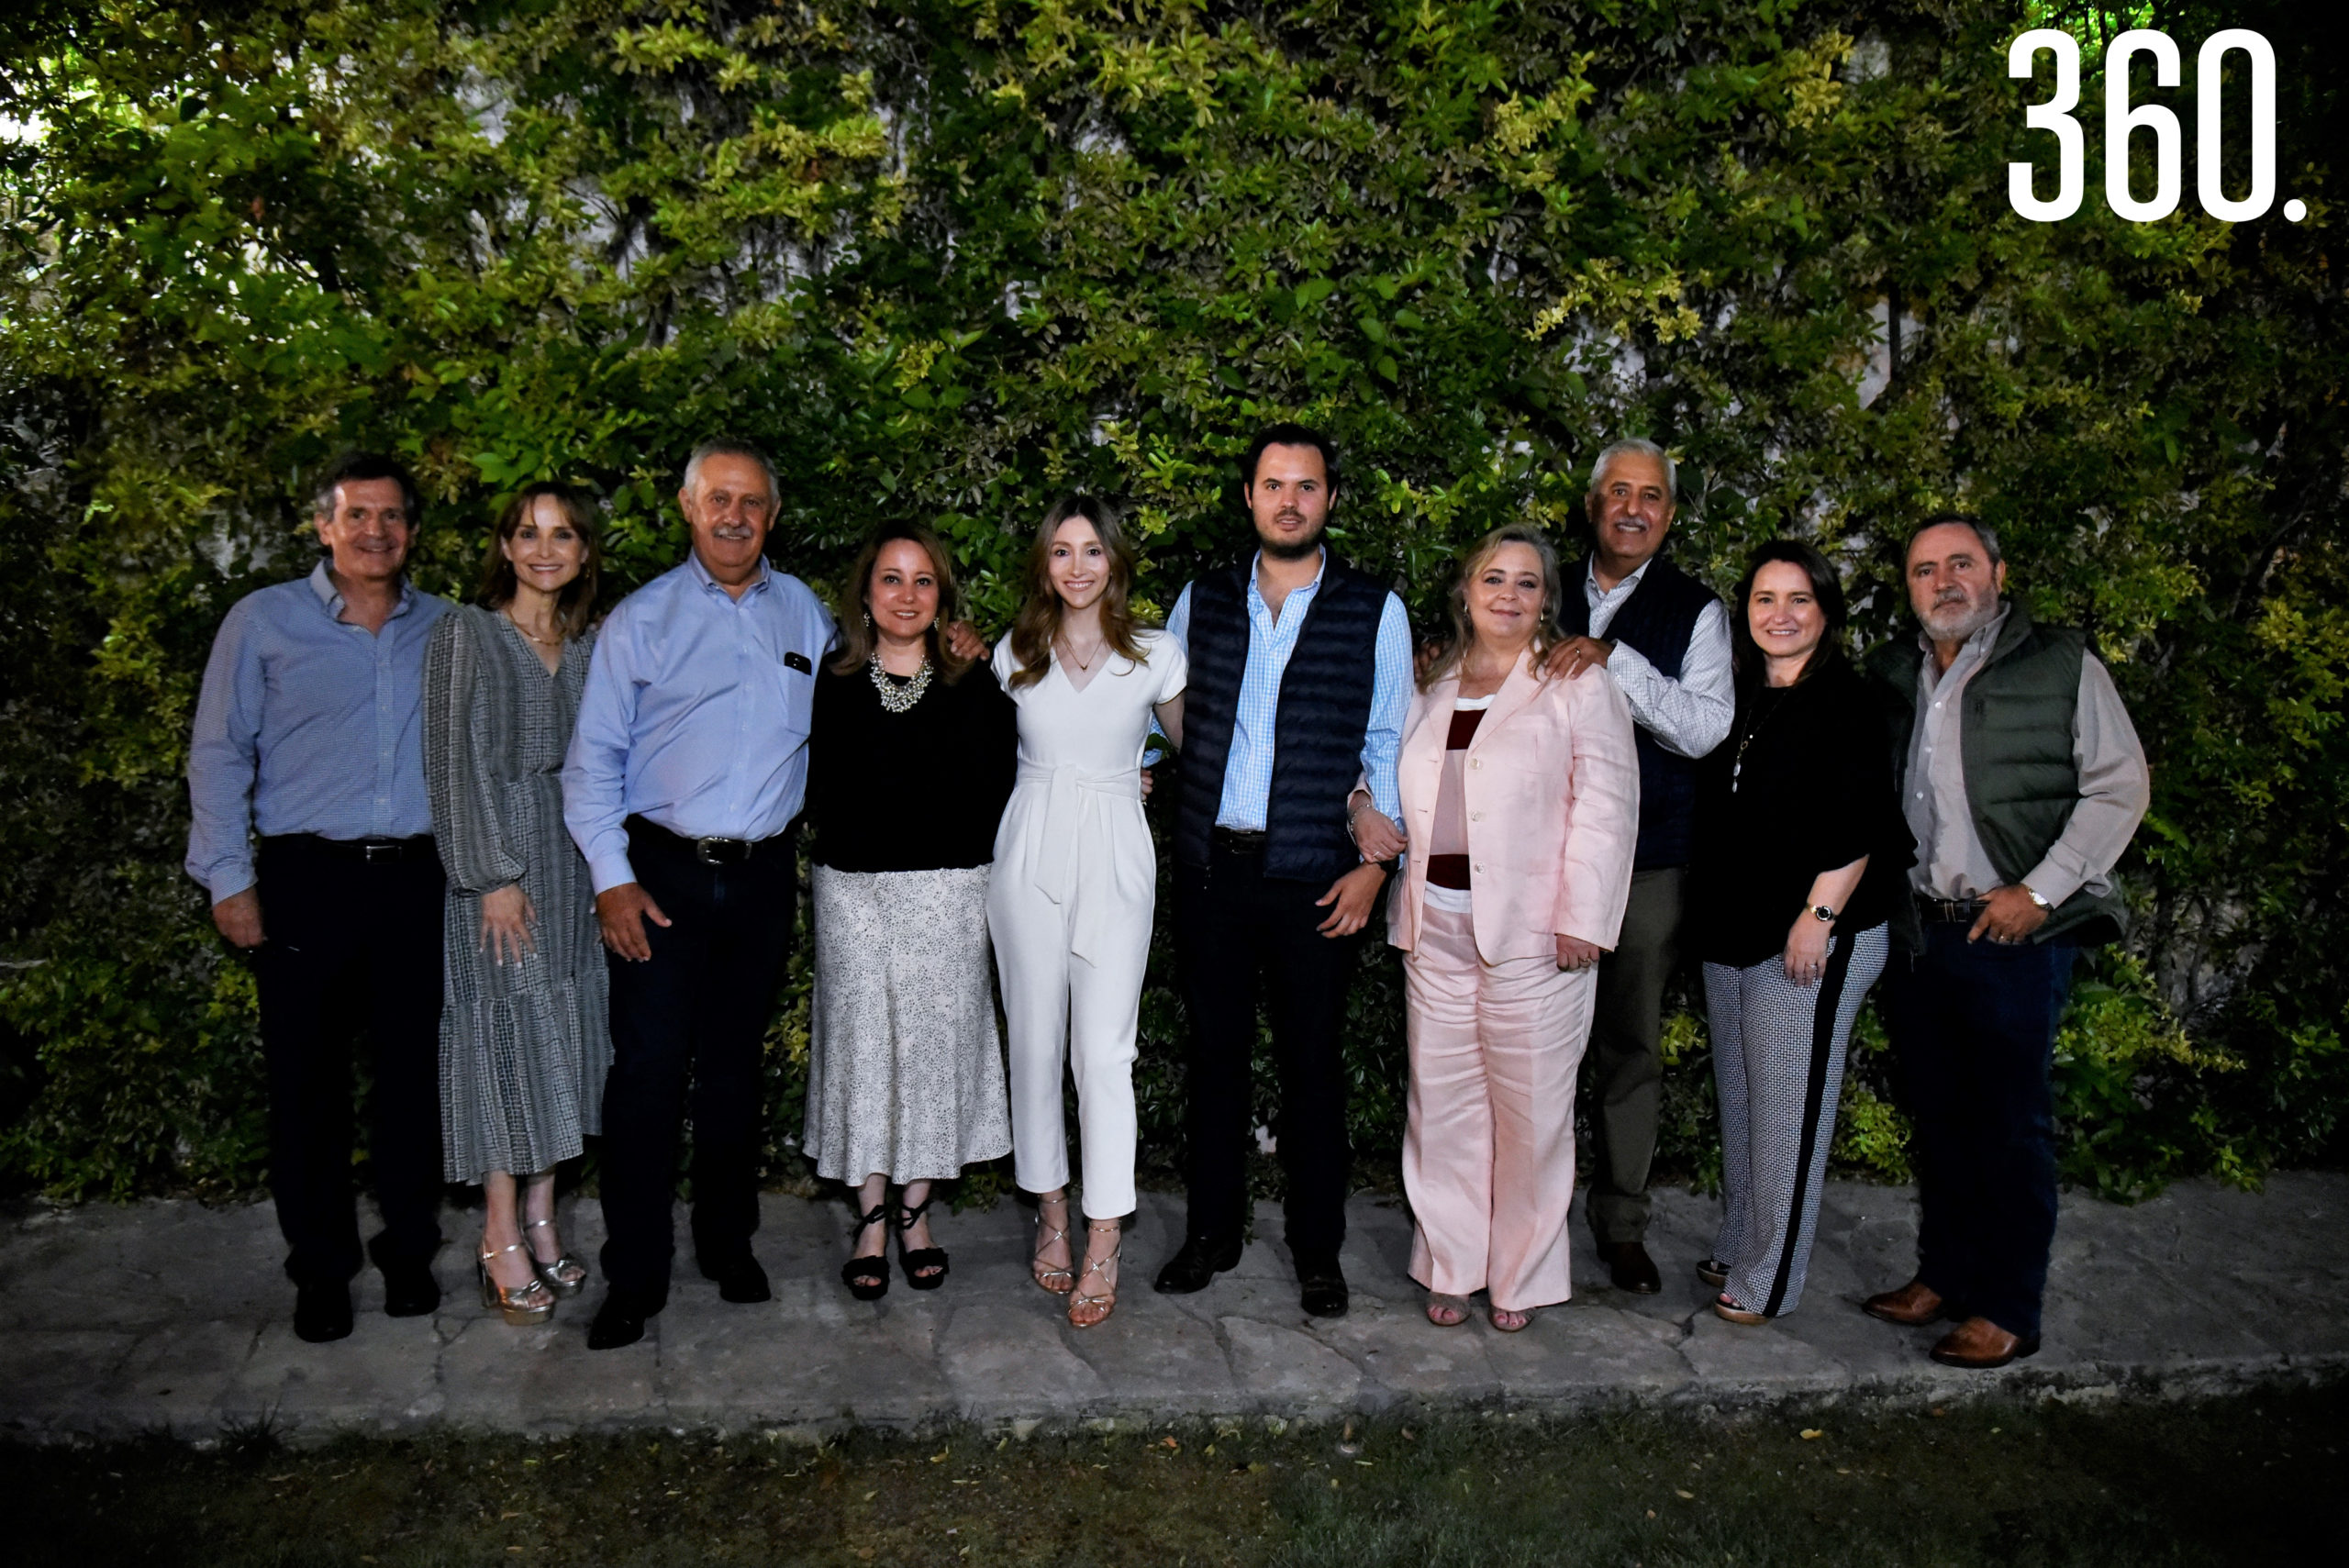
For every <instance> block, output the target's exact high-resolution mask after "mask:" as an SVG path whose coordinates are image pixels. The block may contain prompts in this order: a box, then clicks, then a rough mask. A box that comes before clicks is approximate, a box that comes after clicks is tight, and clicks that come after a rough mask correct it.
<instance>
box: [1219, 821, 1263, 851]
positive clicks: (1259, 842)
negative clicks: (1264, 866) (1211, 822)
mask: <svg viewBox="0 0 2349 1568" xmlns="http://www.w3.org/2000/svg"><path fill="white" fill-rule="evenodd" d="M1270 837H1271V835H1270V834H1268V833H1266V832H1265V831H1264V829H1263V828H1221V827H1218V828H1208V843H1209V844H1211V845H1213V846H1214V847H1215V848H1217V849H1219V850H1221V851H1223V852H1224V853H1225V854H1227V855H1257V856H1261V855H1263V854H1264V842H1265V840H1267V839H1269V838H1270Z"/></svg>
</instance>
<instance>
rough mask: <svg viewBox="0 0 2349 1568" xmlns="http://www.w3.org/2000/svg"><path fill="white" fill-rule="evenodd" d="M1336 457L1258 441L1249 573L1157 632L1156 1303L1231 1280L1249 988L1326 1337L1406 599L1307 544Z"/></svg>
mask: <svg viewBox="0 0 2349 1568" xmlns="http://www.w3.org/2000/svg"><path fill="white" fill-rule="evenodd" d="M1336 456H1337V454H1336V452H1335V450H1333V449H1332V448H1331V446H1330V441H1329V439H1328V438H1327V437H1325V436H1322V435H1321V434H1319V432H1317V431H1314V430H1311V429H1308V428H1305V427H1303V426H1301V425H1275V426H1274V427H1273V428H1270V429H1268V430H1266V431H1264V433H1263V434H1261V435H1259V436H1258V437H1257V438H1256V439H1255V441H1254V442H1253V443H1252V445H1251V446H1250V447H1249V449H1248V452H1247V455H1246V456H1245V457H1243V458H1242V459H1241V464H1240V476H1241V495H1242V498H1243V499H1244V500H1245V501H1246V502H1247V505H1248V510H1249V514H1250V517H1252V520H1253V522H1254V524H1255V532H1256V543H1257V550H1256V553H1255V557H1254V559H1253V560H1252V561H1250V562H1246V563H1245V564H1242V565H1238V566H1234V567H1231V568H1230V569H1229V570H1226V571H1221V572H1213V573H1208V574H1207V575H1205V576H1202V577H1199V578H1197V579H1196V580H1195V581H1193V582H1192V583H1191V584H1190V585H1189V586H1187V587H1186V588H1185V589H1184V590H1183V594H1182V597H1181V598H1179V599H1177V600H1176V601H1175V611H1174V613H1173V614H1172V615H1170V616H1168V617H1166V629H1167V631H1168V632H1169V633H1170V634H1171V635H1172V636H1173V637H1174V638H1175V640H1176V641H1177V642H1179V643H1181V644H1182V645H1183V651H1184V652H1185V653H1186V655H1188V657H1189V659H1190V664H1191V676H1190V686H1189V689H1188V690H1186V692H1185V693H1184V696H1183V759H1182V766H1181V769H1180V771H1179V773H1178V788H1177V806H1176V810H1177V817H1176V828H1175V945H1176V951H1177V952H1178V953H1179V955H1180V958H1181V963H1182V975H1183V1001H1184V1006H1185V1007H1186V1010H1187V1011H1188V1012H1189V1014H1190V1024H1191V1040H1190V1058H1189V1085H1188V1086H1189V1093H1190V1106H1189V1114H1188V1117H1187V1119H1186V1132H1187V1136H1188V1139H1189V1143H1190V1152H1189V1166H1190V1168H1189V1172H1188V1177H1189V1189H1190V1190H1189V1216H1188V1219H1187V1221H1186V1227H1185V1231H1186V1234H1185V1238H1184V1241H1183V1246H1182V1250H1181V1251H1178V1252H1176V1253H1175V1256H1174V1257H1173V1258H1171V1259H1170V1260H1168V1262H1167V1263H1166V1265H1165V1266H1164V1267H1163V1269H1161V1270H1160V1271H1159V1274H1158V1288H1159V1289H1160V1290H1161V1291H1163V1292H1165V1293H1167V1294H1169V1295H1186V1294H1188V1293H1189V1292H1191V1291H1195V1290H1200V1289H1204V1288H1205V1287H1206V1286H1207V1284H1208V1283H1209V1282H1210V1281H1211V1280H1213V1279H1214V1277H1215V1276H1216V1274H1217V1273H1220V1272H1221V1271H1223V1270H1225V1269H1229V1268H1230V1267H1232V1266H1233V1265H1234V1264H1236V1263H1238V1262H1239V1261H1240V1249H1241V1240H1242V1237H1243V1234H1244V1232H1245V1230H1246V1228H1247V1223H1248V1174H1247V1151H1248V1142H1249V1125H1248V1124H1249V1120H1250V1118H1249V1106H1250V1103H1251V1099H1252V1095H1251V1083H1250V1080H1251V1073H1250V1062H1251V1058H1252V1056H1253V1054H1254V1051H1255V1044H1256V998H1257V992H1258V987H1259V985H1260V984H1261V985H1262V986H1263V987H1264V991H1265V994H1266V997H1265V999H1266V1001H1267V1003H1268V1010H1269V1011H1270V1013H1271V1016H1272V1026H1273V1049H1274V1051H1275V1055H1276V1056H1277V1058H1278V1060H1279V1064H1280V1065H1279V1071H1280V1087H1281V1110H1280V1115H1279V1117H1278V1118H1277V1119H1276V1121H1275V1124H1274V1130H1275V1133H1276V1134H1277V1139H1278V1142H1277V1147H1278V1150H1279V1153H1280V1158H1281V1164H1282V1168H1283V1170H1284V1172H1285V1173H1286V1176H1287V1179H1288V1195H1287V1203H1286V1239H1287V1241H1288V1247H1289V1252H1290V1255H1291V1258H1292V1260H1293V1261H1294V1262H1295V1263H1296V1265H1297V1284H1298V1285H1299V1286H1300V1287H1301V1304H1302V1305H1303V1307H1304V1308H1305V1310H1306V1311H1308V1312H1309V1313H1311V1314H1313V1315H1314V1316H1316V1317H1321V1318H1335V1317H1338V1316H1340V1315H1341V1314H1342V1313H1343V1312H1344V1311H1345V1310H1346V1304H1347V1292H1346V1279H1345V1275H1344V1273H1342V1272H1341V1270H1340V1268H1339V1266H1338V1249H1339V1246H1340V1244H1341V1242H1342V1241H1343V1240H1345V1234H1346V1188H1347V1176H1348V1162H1349V1160H1350V1151H1348V1149H1347V1146H1346V1096H1345V1071H1344V1063H1343V1061H1342V1060H1341V1054H1340V1050H1339V1032H1340V1026H1341V1024H1342V1023H1343V1022H1344V1018H1345V1009H1346V985H1347V982H1348V981H1349V980H1350V979H1351V977H1352V976H1353V970H1354V964H1355V962H1356V954H1357V951H1358V950H1359V948H1360V942H1359V941H1358V940H1357V938H1358V936H1359V934H1360V932H1361V930H1362V929H1363V927H1364V925H1365V924H1366V923H1367V922H1368V921H1369V919H1370V914H1371V909H1372V906H1373V905H1375V903H1376V901H1377V898H1378V892H1379V889H1380V887H1381V886H1382V885H1383V884H1384V883H1385V882H1386V870H1385V868H1384V866H1383V865H1382V864H1380V863H1376V862H1384V861H1385V860H1386V859H1388V858H1389V857H1391V856H1392V855H1393V854H1394V853H1395V852H1396V851H1397V849H1398V848H1399V847H1400V844H1401V835H1400V833H1399V832H1398V831H1397V828H1396V827H1395V819H1396V818H1397V817H1399V816H1400V815H1401V811H1402V804H1401V801H1400V799H1399V797H1398V796H1397V792H1396V784H1395V758H1396V753H1397V751H1399V750H1400V748H1401V745H1402V739H1403V719H1404V717H1405V714H1406V713H1407V711H1408V708H1409V706H1410V698H1411V638H1410V623H1409V621H1408V618H1407V617H1405V615H1404V612H1403V605H1402V601H1401V600H1399V599H1397V597H1396V596H1395V595H1394V594H1392V593H1391V592H1389V591H1388V590H1387V588H1386V585H1385V584H1381V583H1379V582H1377V581H1375V579H1373V578H1371V577H1368V576H1366V575H1364V573H1359V572H1356V571H1354V570H1353V568H1352V567H1350V566H1348V565H1346V564H1345V562H1341V561H1339V560H1337V559H1336V558H1335V557H1333V556H1331V555H1330V552H1329V551H1328V550H1326V549H1325V548H1324V547H1323V545H1322V542H1321V536H1322V533H1323V530H1324V529H1325V528H1326V527H1327V526H1328V522H1329V516H1330V499H1331V496H1332V495H1333V494H1334V492H1335V488H1336V478H1337V474H1336V468H1337V462H1336ZM1357 781H1361V782H1362V783H1363V784H1364V794H1362V795H1357V794H1356V790H1355V784H1356V782H1357Z"/></svg>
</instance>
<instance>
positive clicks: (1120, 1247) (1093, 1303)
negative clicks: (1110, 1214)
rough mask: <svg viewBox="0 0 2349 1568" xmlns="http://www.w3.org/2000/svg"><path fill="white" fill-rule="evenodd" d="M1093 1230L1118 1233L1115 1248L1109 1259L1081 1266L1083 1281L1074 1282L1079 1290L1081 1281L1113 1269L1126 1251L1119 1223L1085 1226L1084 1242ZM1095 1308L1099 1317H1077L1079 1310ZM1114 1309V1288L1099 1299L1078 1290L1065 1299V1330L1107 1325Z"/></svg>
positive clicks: (1116, 1296)
mask: <svg viewBox="0 0 2349 1568" xmlns="http://www.w3.org/2000/svg"><path fill="white" fill-rule="evenodd" d="M1097 1229H1115V1230H1116V1231H1117V1232H1118V1244H1117V1245H1116V1246H1115V1247H1112V1248H1111V1249H1110V1250H1109V1255H1108V1257H1106V1258H1094V1259H1092V1260H1090V1261H1089V1262H1086V1263H1085V1277H1084V1279H1082V1280H1079V1281H1078V1282H1077V1283H1078V1284H1079V1286H1080V1287H1081V1286H1082V1285H1083V1284H1084V1283H1085V1280H1090V1279H1091V1278H1092V1277H1093V1276H1094V1275H1096V1274H1097V1273H1104V1272H1105V1271H1107V1270H1109V1269H1112V1268H1115V1267H1116V1266H1117V1263H1118V1259H1119V1257H1120V1256H1121V1255H1123V1253H1124V1252H1125V1250H1126V1237H1125V1229H1126V1227H1125V1222H1124V1221H1123V1220H1119V1219H1110V1220H1097V1221H1095V1222H1094V1223H1093V1224H1091V1225H1088V1226H1086V1227H1085V1230H1086V1232H1087V1233H1088V1240H1090V1232H1092V1231H1094V1230H1097ZM1091 1250H1092V1249H1091V1247H1090V1246H1089V1245H1088V1246H1087V1248H1086V1251H1091ZM1091 1307H1099V1308H1101V1316H1100V1317H1098V1318H1079V1317H1078V1316H1077V1313H1078V1311H1079V1310H1080V1309H1089V1308H1091ZM1117 1309H1118V1287H1117V1286H1116V1285H1114V1284H1113V1285H1111V1286H1110V1287H1109V1288H1108V1291H1107V1292H1105V1293H1104V1294H1102V1295H1099V1296H1087V1295H1086V1294H1085V1292H1084V1290H1083V1289H1082V1288H1080V1289H1078V1290H1077V1291H1076V1293H1075V1294H1074V1295H1073V1296H1070V1297H1069V1298H1068V1321H1069V1327H1070V1328H1072V1329H1097V1328H1099V1327H1100V1326H1101V1325H1102V1324H1104V1323H1107V1322H1108V1320H1109V1314H1110V1313H1112V1312H1115V1311H1116V1310H1117Z"/></svg>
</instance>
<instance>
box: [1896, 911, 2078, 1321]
mask: <svg viewBox="0 0 2349 1568" xmlns="http://www.w3.org/2000/svg"><path fill="white" fill-rule="evenodd" d="M1965 932H1966V928H1965V926H1962V925H1958V924H1956V923H1954V922H1952V921H1928V922H1927V923H1926V925H1925V951H1923V952H1921V953H1918V954H1915V955H1913V956H1904V955H1901V954H1898V953H1896V954H1895V955H1894V956H1893V959H1892V962H1891V964H1890V966H1889V967H1888V968H1887V969H1886V971H1885V980H1886V983H1887V984H1886V985H1885V990H1884V1002H1885V1023H1886V1027H1887V1029H1889V1030H1890V1032H1891V1035H1892V1047H1893V1051H1894V1054H1895V1058H1896V1060H1897V1061H1898V1064H1899V1069H1900V1077H1901V1098H1902V1101H1903V1108H1904V1109H1906V1110H1907V1111H1908V1113H1909V1119H1910V1121H1911V1122H1912V1123H1913V1125H1914V1126H1915V1128H1916V1133H1917V1144H1916V1148H1917V1192H1918V1197H1919V1200H1920V1207H1921V1209H1922V1211H1923V1213H1922V1219H1921V1223H1920V1227H1919V1229H1918V1235H1917V1277H1918V1278H1919V1279H1920V1280H1922V1281H1923V1282H1924V1283H1925V1284H1928V1285H1930V1286H1931V1287H1932V1289H1933V1290H1934V1291H1935V1292H1937V1293H1938V1294H1939V1295H1940V1296H1942V1298H1943V1300H1945V1301H1946V1302H1948V1303H1949V1307H1950V1310H1951V1312H1952V1314H1953V1315H1954V1316H1955V1317H1958V1318H1973V1317H1981V1318H1988V1319H1989V1320H1990V1321H1991V1322H1993V1323H1996V1324H1997V1325H1998V1327H1999V1328H2001V1329H2006V1330H2007V1331H2008V1332H2009V1333H2012V1334H2018V1335H2021V1336H2022V1337H2024V1338H2026V1339H2028V1338H2032V1337H2034V1336H2036V1335H2037V1334H2038V1332H2039V1304H2040V1297H2041V1296H2042V1295H2043V1293H2044V1291H2045V1290H2046V1287H2047V1255H2048V1251H2049V1249H2050V1248H2051V1247H2053V1246H2054V1240H2055V1095H2054V1084H2053V1082H2052V1080H2051V1077H2050V1073H2051V1071H2052V1068H2053V1065H2054V1048H2055V1026H2056V1023H2057V1022H2058V1020H2059V1019H2061V1018H2062V1017H2063V1012H2064V997H2065V993H2066V991H2067V990H2068V989H2069V988H2070V985H2071V977H2072V962H2073V959H2074V957H2075V955H2076V950H2075V949H2072V948H2070V947H2065V946H2061V945H2058V944H2056V943H2052V942H2021V943H2017V944H2015V945H2014V946H2011V947H2009V946H2005V945H2002V944H2000V943H1998V942H1993V941H1991V940H1989V939H1988V938H1987V937H1986V938H1984V939H1983V940H1980V941H1978V942H1968V941H1967V940H1965Z"/></svg>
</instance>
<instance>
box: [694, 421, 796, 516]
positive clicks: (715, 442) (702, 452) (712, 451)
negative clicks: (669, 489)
mask: <svg viewBox="0 0 2349 1568" xmlns="http://www.w3.org/2000/svg"><path fill="white" fill-rule="evenodd" d="M714 457H739V458H744V459H747V460H749V461H750V462H755V463H757V464H758V465H759V472H760V473H763V474H765V475H766V476H767V494H768V495H769V496H770V497H771V498H773V499H774V501H775V502H776V503H777V504H780V503H781V502H782V500H783V484H782V482H781V481H780V480H778V479H776V478H775V473H774V463H772V462H768V461H767V454H766V453H764V452H763V451H761V450H759V449H758V448H756V447H754V446H752V445H751V443H750V442H748V441H738V440H734V439H731V438H729V437H726V436H719V437H718V438H716V439H712V440H707V441H704V442H702V444H701V445H699V446H697V447H696V448H695V449H694V452H693V456H691V457H689V458H687V459H685V489H686V490H687V491H689V492H690V491H691V490H692V489H693V487H694V482H695V481H696V480H698V479H699V478H700V477H701V465H702V464H703V463H705V462H708V461H709V460H710V459H711V458H714Z"/></svg>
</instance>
